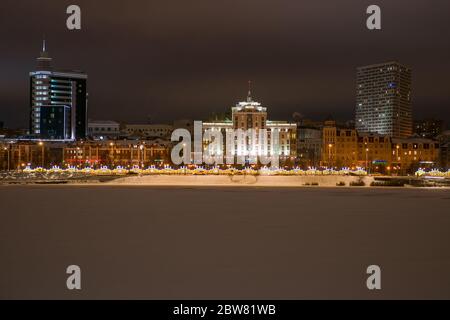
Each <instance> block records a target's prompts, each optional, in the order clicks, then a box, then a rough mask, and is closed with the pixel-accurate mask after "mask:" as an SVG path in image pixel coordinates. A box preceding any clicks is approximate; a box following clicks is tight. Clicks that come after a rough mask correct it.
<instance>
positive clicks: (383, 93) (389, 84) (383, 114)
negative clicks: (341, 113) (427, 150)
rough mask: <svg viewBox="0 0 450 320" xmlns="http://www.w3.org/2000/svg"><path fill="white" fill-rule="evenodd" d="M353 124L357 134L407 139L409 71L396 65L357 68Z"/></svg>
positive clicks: (410, 130) (408, 126)
mask: <svg viewBox="0 0 450 320" xmlns="http://www.w3.org/2000/svg"><path fill="white" fill-rule="evenodd" d="M355 121H356V129H357V130H358V131H359V132H364V133H378V134H382V135H389V136H392V137H398V138H402V137H408V136H410V135H411V134H412V112H411V69H410V68H408V67H406V66H404V65H402V64H400V63H398V62H387V63H381V64H374V65H370V66H364V67H360V68H358V71H357V88H356V119H355Z"/></svg>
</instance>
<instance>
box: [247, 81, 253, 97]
mask: <svg viewBox="0 0 450 320" xmlns="http://www.w3.org/2000/svg"><path fill="white" fill-rule="evenodd" d="M252 101H253V99H252V82H251V81H250V80H249V81H248V94H247V102H252Z"/></svg>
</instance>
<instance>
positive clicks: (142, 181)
mask: <svg viewBox="0 0 450 320" xmlns="http://www.w3.org/2000/svg"><path fill="white" fill-rule="evenodd" d="M393 181H394V182H397V183H399V182H400V185H394V184H392V182H393ZM386 182H387V183H391V184H390V185H389V184H386V185H384V184H383V183H386ZM425 182H426V181H425V180H423V179H418V178H416V177H378V176H252V175H248V176H245V175H236V176H212V175H210V176H208V175H204V176H200V175H199V176H190V175H187V176H180V175H142V176H114V177H111V176H104V177H101V176H90V177H77V178H73V179H70V178H69V179H67V178H66V179H57V178H56V179H36V178H34V179H27V178H24V179H17V180H5V181H1V180H0V186H54V187H57V186H75V187H76V186H87V187H100V186H103V187H121V186H123V187H134V186H135V187H168V188H171V187H181V188H185V187H191V188H233V187H237V188H308V189H319V188H333V189H335V188H336V189H356V188H374V189H428V190H433V189H438V190H446V189H449V188H450V181H449V180H448V179H445V180H443V181H441V182H440V183H441V184H440V185H438V184H436V182H433V183H434V184H430V182H427V183H428V184H425ZM374 183H376V184H377V185H373V184H374Z"/></svg>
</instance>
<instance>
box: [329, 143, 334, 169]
mask: <svg viewBox="0 0 450 320" xmlns="http://www.w3.org/2000/svg"><path fill="white" fill-rule="evenodd" d="M331 148H333V145H332V144H331V143H330V144H329V145H328V165H329V166H330V167H331Z"/></svg>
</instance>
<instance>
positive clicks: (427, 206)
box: [0, 185, 450, 299]
mask: <svg viewBox="0 0 450 320" xmlns="http://www.w3.org/2000/svg"><path fill="white" fill-rule="evenodd" d="M0 200H1V210H0V218H1V223H0V298H2V299H5V298H6V299H11V298H27V299H28V298H30V299H53V298H58V299H71V298H74V299H77V298H86V299H91V298H95V299H109V298H114V299H130V298H135V299H197V298H199V299H241V298H243V299H244V298H245V299H302V298H332V299H334V298H363V299H365V298H369V299H370V298H374V299H377V298H388V299H391V298H447V299H450V209H449V208H450V192H449V190H448V189H447V190H445V189H441V190H430V189H408V188H404V189H375V188H354V189H348V188H343V189H339V188H320V189H315V188H253V187H248V188H242V187H240V188H233V187H227V188H220V187H216V188H197V187H149V186H136V187H133V186H70V185H64V186H0ZM72 264H75V265H79V266H80V267H81V269H82V290H81V292H71V291H68V290H67V289H66V278H67V275H66V273H65V270H66V267H67V266H69V265H72ZM372 264H376V265H379V266H380V267H381V268H382V290H381V291H380V292H370V291H368V290H367V288H366V279H367V275H366V268H367V267H368V266H369V265H372Z"/></svg>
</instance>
